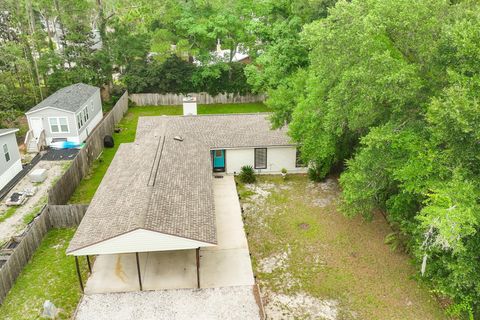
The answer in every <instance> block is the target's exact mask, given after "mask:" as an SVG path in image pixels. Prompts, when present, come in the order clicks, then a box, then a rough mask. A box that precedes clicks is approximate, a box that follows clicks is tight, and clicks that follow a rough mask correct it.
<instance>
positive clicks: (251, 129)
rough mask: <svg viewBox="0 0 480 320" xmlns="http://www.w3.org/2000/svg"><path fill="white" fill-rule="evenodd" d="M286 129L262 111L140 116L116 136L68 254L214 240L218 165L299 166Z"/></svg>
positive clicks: (231, 168) (229, 168) (227, 168)
mask: <svg viewBox="0 0 480 320" xmlns="http://www.w3.org/2000/svg"><path fill="white" fill-rule="evenodd" d="M296 150H297V149H296V146H295V144H293V143H291V141H290V139H289V137H288V136H287V134H286V129H282V130H271V129H270V122H269V120H268V115H266V114H235V115H205V116H203V115H201V116H177V117H167V116H162V117H141V118H140V119H139V121H138V129H137V133H136V138H135V142H132V143H124V144H121V145H120V147H119V149H118V151H117V153H116V154H115V158H114V159H113V161H112V163H111V165H110V167H109V168H108V171H107V173H106V174H105V177H104V178H103V180H102V182H101V184H100V186H99V188H98V189H97V192H96V193H95V196H94V198H93V199H92V201H91V203H90V206H89V207H88V210H87V212H86V214H85V217H84V218H83V220H82V222H81V223H80V226H79V227H78V229H77V232H76V233H75V236H74V237H73V239H72V241H71V242H70V245H69V248H68V250H67V253H68V254H71V255H75V256H81V255H97V254H116V253H127V252H148V251H167V250H189V249H190V250H191V249H198V248H200V247H210V246H215V245H216V244H217V231H216V222H215V221H216V220H215V212H214V211H215V210H214V195H213V179H214V176H216V175H218V173H214V172H218V171H224V172H227V173H234V172H236V173H238V172H239V171H240V168H241V167H242V166H243V165H252V166H253V167H254V168H255V170H256V171H257V172H258V173H278V172H280V171H281V169H282V168H286V169H287V170H288V172H305V171H306V168H305V167H302V166H300V164H299V163H298V161H297V160H298V158H297V156H298V153H297V151H296Z"/></svg>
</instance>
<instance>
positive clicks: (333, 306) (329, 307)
mask: <svg viewBox="0 0 480 320" xmlns="http://www.w3.org/2000/svg"><path fill="white" fill-rule="evenodd" d="M265 312H266V313H267V315H268V319H282V320H290V319H291V320H295V319H305V320H307V319H308V320H310V319H311V320H320V319H322V320H337V317H338V302H337V301H335V300H321V299H316V298H314V297H312V296H309V295H308V294H305V293H297V294H294V295H285V294H276V293H272V294H270V296H269V303H268V305H267V306H266V308H265Z"/></svg>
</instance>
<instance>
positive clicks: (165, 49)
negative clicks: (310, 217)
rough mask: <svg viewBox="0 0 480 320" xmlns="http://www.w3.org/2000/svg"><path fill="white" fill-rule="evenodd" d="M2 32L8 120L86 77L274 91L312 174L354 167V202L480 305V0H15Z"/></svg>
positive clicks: (445, 284)
mask: <svg viewBox="0 0 480 320" xmlns="http://www.w3.org/2000/svg"><path fill="white" fill-rule="evenodd" d="M0 44H1V46H0V117H1V118H0V120H1V121H0V125H4V126H5V125H14V124H15V123H14V122H15V121H16V119H17V118H18V116H19V115H21V114H22V113H23V112H24V111H25V110H26V109H29V108H30V107H32V106H33V105H35V104H36V103H37V102H39V101H40V100H41V99H42V98H44V97H45V96H47V95H48V94H50V93H52V92H53V91H55V90H57V89H58V88H60V87H63V86H66V85H69V84H72V83H75V82H85V83H88V84H92V85H96V86H102V87H103V88H104V91H105V92H107V93H110V94H112V95H114V96H115V95H116V94H118V92H120V90H119V89H122V88H124V87H128V90H129V91H130V92H132V93H135V92H155V93H187V92H199V91H206V92H208V93H210V94H216V93H220V92H229V93H240V94H242V93H251V92H253V93H266V94H267V95H268V100H267V105H268V106H269V107H270V108H272V109H273V110H274V113H273V116H272V124H273V126H274V127H281V126H284V125H286V124H289V133H290V135H291V137H292V139H293V140H294V141H295V142H297V143H299V144H300V145H301V151H302V157H303V158H304V159H303V160H304V161H305V162H308V163H310V166H311V170H310V178H312V179H313V180H321V179H323V178H325V176H327V175H328V174H330V173H332V172H336V173H338V172H339V173H340V174H341V177H340V182H341V186H342V189H343V192H342V208H343V212H344V213H345V214H346V215H348V216H354V215H359V214H360V215H363V216H364V217H365V218H366V219H368V218H369V217H370V215H371V213H372V212H374V211H376V210H380V211H382V212H383V213H384V214H385V216H386V218H387V220H388V221H389V223H390V224H391V226H392V228H393V230H394V232H392V234H391V235H390V236H389V237H388V238H387V239H386V241H387V242H388V243H389V244H390V245H391V246H392V247H395V248H396V249H397V250H401V249H403V250H405V251H407V252H409V253H410V254H411V256H412V258H413V259H414V261H415V264H416V266H417V269H418V280H419V281H425V282H426V283H428V284H429V286H430V287H431V288H432V291H433V292H435V293H436V294H437V296H438V297H439V298H441V299H442V301H443V302H445V305H447V306H448V311H449V312H450V313H452V314H454V315H456V316H459V317H461V318H466V319H468V318H470V319H473V318H479V317H480V286H479V284H480V273H479V272H478V270H480V259H479V255H480V233H479V232H480V197H479V194H480V165H479V164H480V125H479V123H480V103H479V101H480V3H479V2H478V1H476V0H418V1H413V2H412V1H408V0H366V1H365V0H352V1H346V0H339V1H336V0H313V1H312V0H281V1H278V0H260V1H254V0H232V1H219V0H208V1H196V0H192V1H180V0H166V1H161V2H156V3H153V2H152V1H148V0H135V1H133V0H109V1H106V0H95V1H94V0H48V1H46V0H16V1H13V0H4V1H2V3H1V4H0ZM219 44H220V47H221V48H218V47H217V46H218V45H219ZM217 49H218V50H217ZM220 49H221V50H226V51H221V50H220ZM239 51H241V52H244V53H247V54H248V55H249V56H250V60H249V62H250V63H249V64H243V63H241V62H235V61H234V60H235V59H234V57H235V55H236V54H237V53H238V52H239ZM220 52H221V54H219V53H220Z"/></svg>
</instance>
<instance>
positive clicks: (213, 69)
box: [124, 55, 252, 95]
mask: <svg viewBox="0 0 480 320" xmlns="http://www.w3.org/2000/svg"><path fill="white" fill-rule="evenodd" d="M244 68H245V65H244V64H242V63H240V62H231V63H226V62H218V63H215V64H214V65H206V66H202V65H200V66H199V65H196V64H194V63H191V62H189V61H186V60H184V59H181V58H179V57H178V56H176V55H172V56H170V57H168V58H167V59H166V60H165V61H157V60H151V61H147V62H143V61H142V62H141V63H137V64H131V65H129V66H128V69H127V70H126V72H125V75H124V83H125V85H126V86H127V87H128V90H129V92H132V93H141V92H150V93H184V94H186V93H190V92H207V93H209V94H211V95H217V94H219V93H223V92H229V93H235V94H245V93H249V92H251V90H252V88H251V86H250V85H249V84H248V83H247V80H246V76H245V73H244Z"/></svg>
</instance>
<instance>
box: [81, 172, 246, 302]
mask: <svg viewBox="0 0 480 320" xmlns="http://www.w3.org/2000/svg"><path fill="white" fill-rule="evenodd" d="M213 180H214V181H213V190H214V201H215V215H216V222H217V239H218V246H216V247H209V248H204V249H201V250H200V287H201V288H219V287H229V286H252V285H254V284H255V280H254V277H253V271H252V265H251V261H250V255H249V250H248V243H247V238H246V236H245V232H244V229H243V221H242V216H241V209H240V203H239V201H238V197H237V190H236V187H235V181H234V179H233V177H232V176H224V177H223V178H221V179H217V178H216V179H213ZM139 257H140V268H141V274H142V284H143V288H144V290H162V289H186V288H197V274H196V263H195V260H196V259H195V251H194V250H182V251H164V252H148V253H141V254H140V255H139ZM138 290H139V283H138V275H137V266H136V261H135V254H115V255H102V256H98V257H97V259H96V261H95V264H94V266H93V272H92V275H91V276H90V278H89V279H88V281H87V284H86V288H85V293H86V294H95V293H107V292H129V291H138Z"/></svg>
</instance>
